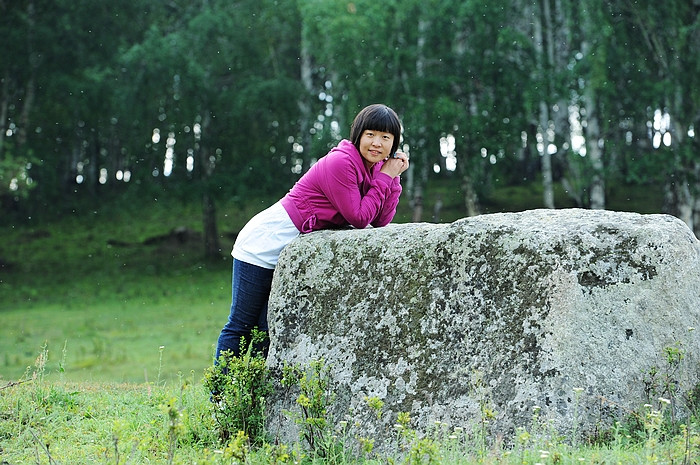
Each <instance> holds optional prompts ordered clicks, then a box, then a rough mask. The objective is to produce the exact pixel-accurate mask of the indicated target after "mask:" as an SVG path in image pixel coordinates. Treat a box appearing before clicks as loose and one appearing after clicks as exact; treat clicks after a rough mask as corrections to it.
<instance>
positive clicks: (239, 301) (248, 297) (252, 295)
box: [216, 259, 275, 359]
mask: <svg viewBox="0 0 700 465" xmlns="http://www.w3.org/2000/svg"><path fill="white" fill-rule="evenodd" d="M274 272H275V270H270V269H267V268H263V267H260V266H256V265H251V264H250V263H246V262H242V261H240V260H236V259H234V260H233V277H232V282H231V314H230V315H229V317H228V322H227V323H226V325H225V326H224V327H223V329H222V330H221V334H220V335H219V341H218V343H217V347H216V359H218V358H219V354H220V353H221V352H223V351H225V350H230V351H231V352H233V354H234V355H235V356H239V355H241V351H242V350H243V349H245V348H242V347H241V337H244V338H245V340H246V341H250V336H251V330H252V329H253V328H255V327H257V328H258V329H259V330H260V331H265V332H267V301H268V299H269V297H270V288H271V286H272V275H273V274H274ZM268 345H269V343H268V342H265V343H263V344H261V345H260V346H258V347H255V349H256V350H258V351H260V352H262V354H263V355H266V354H267V347H268Z"/></svg>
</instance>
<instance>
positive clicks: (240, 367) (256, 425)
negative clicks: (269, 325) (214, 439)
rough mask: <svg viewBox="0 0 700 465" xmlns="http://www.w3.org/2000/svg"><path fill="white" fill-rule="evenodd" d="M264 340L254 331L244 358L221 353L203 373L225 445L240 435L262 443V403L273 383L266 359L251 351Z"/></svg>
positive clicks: (263, 427)
mask: <svg viewBox="0 0 700 465" xmlns="http://www.w3.org/2000/svg"><path fill="white" fill-rule="evenodd" d="M264 337H266V335H263V333H260V332H254V333H253V337H252V338H251V341H250V343H248V344H247V350H246V352H245V353H244V354H243V355H241V356H239V357H236V356H233V355H232V354H231V353H230V352H224V353H222V354H221V355H220V356H219V359H218V360H217V363H216V364H215V365H214V366H212V367H210V368H208V369H207V370H206V371H205V373H204V386H205V387H206V389H207V390H208V391H209V392H211V393H212V398H211V401H212V409H213V415H214V419H215V421H216V425H217V429H218V431H219V437H220V438H221V440H222V441H224V442H226V441H228V440H229V439H231V438H236V439H235V440H237V441H239V442H240V441H242V436H241V433H242V434H244V435H245V438H246V439H249V440H250V441H251V442H252V443H253V444H258V445H259V444H261V443H262V442H263V441H264V440H265V400H266V399H267V397H268V396H269V395H270V394H271V393H272V382H271V380H270V378H269V372H268V369H267V367H266V366H265V358H264V357H263V356H262V355H260V354H257V353H254V350H253V347H254V346H255V344H257V343H258V342H259V340H260V339H261V338H264ZM242 344H243V341H242ZM244 346H245V345H244Z"/></svg>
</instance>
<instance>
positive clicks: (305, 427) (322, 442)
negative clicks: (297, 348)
mask: <svg viewBox="0 0 700 465" xmlns="http://www.w3.org/2000/svg"><path fill="white" fill-rule="evenodd" d="M330 382H331V380H330V367H328V366H327V365H326V364H325V362H324V361H323V360H314V361H312V362H311V363H310V364H309V366H308V367H301V366H298V365H295V366H289V365H286V366H285V367H284V368H283V374H282V380H281V385H282V386H283V387H284V388H285V389H286V392H287V393H291V392H292V388H296V389H297V390H298V394H297V397H296V402H295V403H296V405H297V407H298V408H299V412H294V411H289V412H288V415H289V416H290V417H291V418H292V419H293V420H294V422H295V423H296V424H297V425H298V426H299V439H300V440H301V441H302V442H304V443H305V444H306V445H307V446H308V448H309V450H310V451H311V452H312V453H313V454H317V455H319V456H321V457H326V456H328V455H329V454H330V453H331V452H332V450H333V449H334V448H335V447H336V446H337V444H336V443H334V441H333V440H332V431H333V430H332V424H331V421H330V419H329V417H328V408H329V407H330V406H331V403H332V401H333V394H332V393H331V390H330Z"/></svg>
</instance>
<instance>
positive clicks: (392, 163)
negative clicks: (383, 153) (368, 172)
mask: <svg viewBox="0 0 700 465" xmlns="http://www.w3.org/2000/svg"><path fill="white" fill-rule="evenodd" d="M407 169H408V155H406V154H405V153H403V152H396V156H395V157H389V158H387V159H386V161H385V162H384V165H382V169H381V170H380V172H381V173H386V174H388V175H389V176H391V177H392V178H395V177H396V176H399V175H400V174H401V173H403V172H404V171H406V170H407Z"/></svg>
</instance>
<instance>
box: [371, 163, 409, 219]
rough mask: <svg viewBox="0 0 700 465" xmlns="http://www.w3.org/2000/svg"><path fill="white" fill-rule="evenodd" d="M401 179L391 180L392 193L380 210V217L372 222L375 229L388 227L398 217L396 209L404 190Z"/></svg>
mask: <svg viewBox="0 0 700 465" xmlns="http://www.w3.org/2000/svg"><path fill="white" fill-rule="evenodd" d="M400 179H401V178H400V177H398V176H396V177H395V178H394V179H392V180H391V192H390V194H389V196H388V197H387V198H386V200H385V201H384V204H383V205H382V207H381V209H380V210H379V215H377V218H376V219H375V220H374V221H372V226H374V227H375V228H379V227H382V226H386V225H387V224H389V223H391V220H393V219H394V215H396V207H397V206H398V204H399V197H400V196H401V190H402V187H401V181H400Z"/></svg>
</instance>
